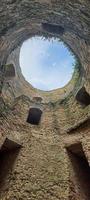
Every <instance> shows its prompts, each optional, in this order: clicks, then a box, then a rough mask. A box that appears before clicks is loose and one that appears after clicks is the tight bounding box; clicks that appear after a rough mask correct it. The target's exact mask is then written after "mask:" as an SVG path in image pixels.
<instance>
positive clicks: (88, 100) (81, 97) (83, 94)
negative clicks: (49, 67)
mask: <svg viewBox="0 0 90 200" xmlns="http://www.w3.org/2000/svg"><path fill="white" fill-rule="evenodd" d="M76 100H77V101H78V102H80V103H81V104H83V105H85V106H88V105H89V104H90V95H89V94H88V93H87V91H86V89H85V87H82V88H81V89H80V90H79V92H78V93H77V95H76Z"/></svg>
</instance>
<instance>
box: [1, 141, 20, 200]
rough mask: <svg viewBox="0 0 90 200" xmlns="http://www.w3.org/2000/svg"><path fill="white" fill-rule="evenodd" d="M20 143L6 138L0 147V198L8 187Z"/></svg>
mask: <svg viewBox="0 0 90 200" xmlns="http://www.w3.org/2000/svg"><path fill="white" fill-rule="evenodd" d="M20 147H21V145H20V144H18V143H16V142H14V141H12V140H10V139H8V138H6V139H5V141H4V143H3V145H2V147H1V149H0V172H1V173H0V198H1V197H2V195H3V194H6V192H7V191H8V189H9V184H10V181H12V180H13V181H14V179H13V177H12V171H13V166H15V162H16V159H17V157H18V154H19V151H20Z"/></svg>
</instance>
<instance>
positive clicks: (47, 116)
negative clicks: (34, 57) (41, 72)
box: [0, 0, 90, 200]
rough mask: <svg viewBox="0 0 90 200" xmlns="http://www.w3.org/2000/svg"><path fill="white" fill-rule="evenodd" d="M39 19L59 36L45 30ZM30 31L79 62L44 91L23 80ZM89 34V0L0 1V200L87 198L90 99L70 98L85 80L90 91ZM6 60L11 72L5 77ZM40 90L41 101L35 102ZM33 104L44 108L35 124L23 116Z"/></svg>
mask: <svg viewBox="0 0 90 200" xmlns="http://www.w3.org/2000/svg"><path fill="white" fill-rule="evenodd" d="M44 22H46V23H51V24H57V25H59V26H61V27H62V28H63V29H64V32H63V34H62V35H57V34H55V33H54V34H53V33H49V32H46V31H45V30H44V29H43V27H42V23H44ZM34 35H38V36H44V37H46V38H49V37H52V36H54V37H57V38H58V39H61V40H63V41H64V43H65V44H66V45H67V46H68V47H69V48H70V49H71V51H72V52H73V53H74V54H75V56H76V58H77V59H78V60H79V62H80V70H79V72H77V73H76V74H74V76H73V78H72V80H71V81H70V83H69V84H68V85H67V86H66V87H64V88H63V89H58V90H55V91H51V92H43V91H39V90H37V89H34V88H33V87H32V86H31V85H29V84H28V83H27V82H26V81H25V80H24V78H23V76H22V74H21V70H20V66H19V51H20V46H21V44H22V42H24V41H25V40H26V39H28V38H30V37H32V36H34ZM89 36H90V3H89V0H76V1H71V0H64V1H63V0H50V1H47V0H37V1H36V0H33V1H32V0H25V1H24V0H21V1H18V0H8V1H6V0H1V1H0V138H1V140H0V146H1V148H0V167H1V169H0V170H1V174H0V199H1V200H24V199H27V200H34V199H35V200H47V199H48V200H89V196H90V193H89V188H90V187H89V186H90V177H89V173H90V171H89V170H90V168H89V165H88V163H89V164H90V134H89V131H90V105H88V106H85V105H82V104H81V103H80V102H78V101H77V100H76V94H77V92H78V91H79V89H80V88H82V87H83V86H84V87H85V89H86V91H87V92H88V94H90V66H89V65H90V37H89ZM7 64H13V65H14V67H15V77H11V78H10V77H9V78H8V77H5V66H6V65H7ZM38 96H39V97H41V98H42V102H35V101H34V99H33V97H38ZM31 107H38V108H40V109H41V110H42V111H43V114H42V117H41V121H40V124H39V125H38V126H37V125H31V124H29V123H27V122H26V121H27V117H28V113H29V109H30V108H31ZM5 138H8V140H7V141H8V142H7V145H5ZM15 144H19V145H20V148H15V146H17V145H15ZM85 166H86V167H85ZM81 168H82V170H81ZM85 168H87V171H88V173H87V172H86V171H85ZM78 174H79V176H78ZM85 177H86V179H85ZM85 185H87V188H86V186H85Z"/></svg>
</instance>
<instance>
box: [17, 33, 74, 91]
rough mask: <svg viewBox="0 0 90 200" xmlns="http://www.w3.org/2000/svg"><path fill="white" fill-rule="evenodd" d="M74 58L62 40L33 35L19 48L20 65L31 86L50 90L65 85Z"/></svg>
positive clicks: (68, 79)
mask: <svg viewBox="0 0 90 200" xmlns="http://www.w3.org/2000/svg"><path fill="white" fill-rule="evenodd" d="M74 62H75V60H74V57H73V56H72V55H71V54H70V52H69V51H68V49H67V48H66V47H65V46H64V44H63V43H62V42H58V40H56V39H54V38H53V39H50V40H46V39H43V38H41V37H33V38H31V39H28V40H27V41H25V42H24V43H23V45H22V47H21V50H20V67H21V70H22V74H23V76H24V77H25V79H26V80H27V81H28V82H29V83H30V84H32V86H33V87H35V88H37V89H41V90H44V91H50V90H53V89H57V88H62V87H63V86H65V85H66V84H67V83H68V82H69V81H70V79H71V78H72V74H73V71H74V68H73V64H74Z"/></svg>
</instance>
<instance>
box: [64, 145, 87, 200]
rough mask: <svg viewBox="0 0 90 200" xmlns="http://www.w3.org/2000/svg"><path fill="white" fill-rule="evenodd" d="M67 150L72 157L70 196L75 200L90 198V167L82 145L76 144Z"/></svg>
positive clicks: (70, 157)
mask: <svg viewBox="0 0 90 200" xmlns="http://www.w3.org/2000/svg"><path fill="white" fill-rule="evenodd" d="M67 150H68V155H69V159H70V185H71V188H70V197H71V199H75V200H77V199H79V200H89V198H90V167H89V164H88V161H87V159H86V157H85V154H84V151H83V148H82V145H81V143H78V144H74V145H71V146H70V147H69V148H68V149H67Z"/></svg>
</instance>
